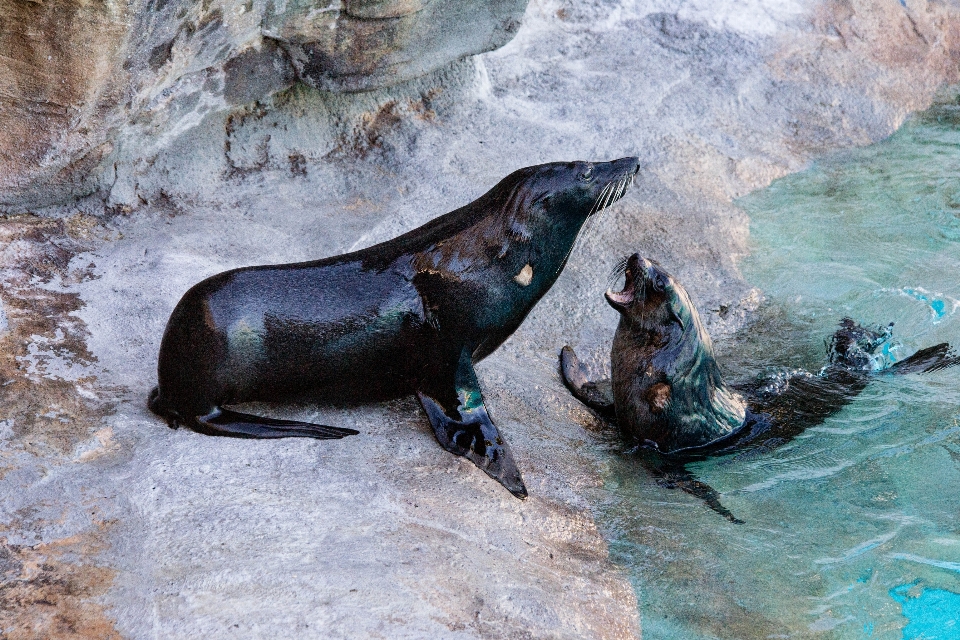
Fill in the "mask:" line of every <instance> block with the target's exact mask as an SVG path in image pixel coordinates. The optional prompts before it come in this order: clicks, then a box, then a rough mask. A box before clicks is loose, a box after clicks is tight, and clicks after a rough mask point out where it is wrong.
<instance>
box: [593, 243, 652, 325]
mask: <svg viewBox="0 0 960 640" xmlns="http://www.w3.org/2000/svg"><path fill="white" fill-rule="evenodd" d="M621 264H622V265H624V266H623V267H622V268H623V277H624V281H623V289H622V290H620V291H614V290H613V289H607V291H606V293H605V294H604V297H606V299H607V302H608V303H609V304H610V306H611V307H613V308H614V309H616V310H617V311H620V312H623V311H625V310H626V309H627V307H629V306H630V305H631V304H632V303H633V301H634V300H635V299H636V297H637V292H636V283H637V278H638V277H639V278H640V281H641V282H642V281H643V279H644V278H646V269H647V265H648V264H649V261H648V260H645V259H643V258H641V257H640V254H639V253H635V254H633V255H632V256H630V257H629V258H627V260H626V262H625V263H621Z"/></svg>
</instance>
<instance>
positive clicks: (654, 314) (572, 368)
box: [560, 255, 960, 523]
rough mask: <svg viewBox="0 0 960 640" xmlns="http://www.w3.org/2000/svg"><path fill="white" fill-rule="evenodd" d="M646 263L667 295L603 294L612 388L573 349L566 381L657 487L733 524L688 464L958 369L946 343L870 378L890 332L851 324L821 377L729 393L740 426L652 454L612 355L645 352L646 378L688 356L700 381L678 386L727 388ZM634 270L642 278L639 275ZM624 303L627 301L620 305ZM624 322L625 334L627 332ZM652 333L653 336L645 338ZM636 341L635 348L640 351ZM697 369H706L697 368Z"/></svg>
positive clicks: (686, 312)
mask: <svg viewBox="0 0 960 640" xmlns="http://www.w3.org/2000/svg"><path fill="white" fill-rule="evenodd" d="M640 261H641V259H640V258H639V256H636V255H635V256H632V257H631V258H630V261H629V263H627V264H632V265H633V269H634V270H635V271H636V270H638V267H639V265H640ZM645 262H646V264H648V265H650V266H649V269H648V280H649V277H655V278H661V281H662V283H663V284H665V285H666V286H661V287H659V288H656V287H650V286H647V287H641V286H637V287H633V278H634V274H632V273H630V271H629V268H628V270H627V284H626V285H625V290H624V291H623V292H620V293H618V294H616V293H611V292H608V293H607V298H608V301H610V303H611V304H612V305H613V306H614V307H615V308H617V307H619V308H620V310H621V313H622V319H621V326H620V327H619V328H618V330H617V338H618V339H615V343H614V349H613V353H612V361H613V369H614V371H613V373H614V383H613V384H611V383H610V381H606V380H602V381H598V382H591V381H589V380H588V379H587V375H586V370H585V368H584V367H583V366H582V365H581V364H580V362H579V360H578V359H577V357H576V354H575V353H574V352H573V350H572V349H571V348H570V347H564V349H563V351H562V352H561V360H560V361H561V375H562V378H563V380H564V382H565V384H566V385H567V386H568V387H569V388H570V390H571V391H572V392H573V393H574V395H575V396H576V397H577V398H578V399H580V400H581V401H582V402H584V404H587V405H588V406H590V407H591V408H593V409H595V410H596V411H598V413H600V415H601V416H603V417H604V418H605V419H607V420H609V421H611V422H613V423H615V424H618V426H619V428H620V430H621V432H622V433H623V434H624V436H625V437H627V438H628V439H630V438H632V439H633V443H634V444H639V445H640V446H639V448H638V449H637V452H638V455H639V456H640V459H641V462H642V463H643V465H644V467H645V468H647V469H648V470H649V471H650V472H651V473H652V474H653V475H654V476H655V477H656V478H657V479H658V482H659V483H660V484H661V485H663V486H665V487H668V488H678V489H682V490H683V491H686V492H687V493H690V494H691V495H694V496H696V497H698V498H700V499H702V500H703V501H704V502H706V503H707V505H709V506H710V508H712V509H713V510H715V511H717V512H718V513H720V514H721V515H723V516H724V517H726V518H728V519H729V520H731V521H733V522H738V523H739V522H741V521H740V520H739V519H737V518H736V517H735V516H734V515H733V514H732V513H730V511H729V510H728V509H726V508H725V507H724V506H723V505H722V504H721V503H720V499H719V495H718V494H717V492H716V491H714V490H713V489H712V488H711V487H710V486H709V485H707V484H704V483H703V482H700V481H699V480H698V479H697V478H696V477H695V476H694V475H693V474H692V473H691V472H690V471H688V470H687V465H688V464H690V463H692V462H697V461H701V460H704V459H706V458H707V457H710V456H723V455H735V456H738V457H747V456H751V457H752V456H754V455H760V454H762V453H763V452H766V451H769V450H772V449H774V448H776V447H778V446H781V445H783V444H785V443H787V442H789V441H790V440H791V439H793V438H794V437H796V436H797V435H799V434H800V433H802V432H803V431H804V430H806V429H808V428H810V427H813V426H816V425H818V424H820V423H822V422H823V421H824V420H825V419H826V418H828V417H829V416H831V415H833V414H835V413H837V412H838V411H840V409H842V408H843V407H844V406H846V405H847V404H849V403H850V402H852V401H853V400H854V399H855V398H856V396H857V395H858V394H859V393H860V392H861V391H863V389H864V388H865V387H866V386H867V384H868V383H869V382H870V380H871V379H873V378H874V377H876V376H877V375H896V374H904V373H916V372H928V371H936V370H939V369H944V368H947V367H952V366H955V365H957V364H960V358H958V357H957V356H956V355H955V354H953V353H952V351H951V349H950V346H949V345H948V344H946V343H944V344H939V345H936V346H934V347H929V348H927V349H922V350H920V351H918V352H917V353H915V354H913V355H912V356H911V357H909V358H907V359H906V360H903V361H901V362H898V363H896V364H894V365H893V366H891V367H889V368H886V369H884V370H882V371H875V370H874V363H873V359H874V358H873V356H874V352H875V351H876V350H877V349H878V348H879V347H880V346H881V345H882V344H884V343H885V342H887V340H888V339H889V338H890V327H886V328H883V329H878V330H877V331H873V330H870V329H866V328H864V327H861V326H860V325H858V324H857V323H855V322H854V321H853V320H851V319H849V318H844V319H843V320H842V321H841V323H840V328H839V329H838V330H837V331H836V332H835V333H834V335H833V337H832V339H831V341H830V344H829V346H828V353H827V356H828V358H827V359H828V363H827V364H826V366H825V367H824V368H823V370H822V371H820V372H819V373H818V374H816V375H814V374H810V373H807V372H803V371H796V372H793V373H791V374H789V375H787V376H783V377H782V378H778V379H774V380H762V381H757V382H752V383H748V384H740V385H731V386H730V387H729V388H730V389H733V390H734V391H735V392H736V393H737V394H738V395H739V396H740V397H741V398H742V400H743V401H744V402H745V405H746V410H745V412H744V413H743V418H742V420H740V421H739V426H738V427H737V428H735V429H733V430H732V431H730V432H729V433H727V434H725V435H723V436H721V437H717V438H715V439H713V440H710V441H709V442H705V443H703V444H700V445H697V446H685V447H682V448H679V449H676V450H673V451H670V452H664V451H661V450H658V448H657V447H656V443H652V442H649V441H642V440H638V438H637V434H639V433H644V429H645V428H646V425H637V424H633V422H636V421H637V420H649V421H651V422H653V421H657V420H658V419H659V416H656V415H653V414H652V413H644V412H639V413H638V412H637V411H636V410H635V407H622V406H621V398H630V400H631V401H634V398H638V397H641V396H639V395H638V394H634V395H632V396H631V395H629V394H626V393H624V392H622V391H621V392H620V393H619V394H618V393H617V389H616V387H617V384H620V385H624V384H631V381H630V378H631V376H634V375H637V374H635V373H634V372H633V369H629V370H627V371H626V372H623V371H618V370H617V369H618V367H623V366H625V365H624V363H631V364H632V363H633V362H634V359H631V358H623V357H619V358H618V356H622V355H623V354H621V353H618V351H620V350H630V349H634V350H637V353H638V354H642V352H643V350H646V351H649V352H650V353H649V354H648V355H646V356H644V358H642V359H641V363H640V368H643V369H647V370H648V371H649V369H648V367H650V366H653V367H654V368H658V367H659V368H664V369H669V367H668V366H667V365H665V364H663V363H662V362H661V360H662V357H663V356H665V357H666V358H667V359H668V360H669V359H673V358H679V357H680V356H679V354H687V355H686V356H685V357H686V358H687V360H688V361H695V362H696V363H697V369H696V371H697V372H698V373H697V375H695V376H692V375H690V373H689V372H690V369H681V370H679V371H671V372H670V374H671V375H672V376H674V377H675V378H676V379H677V380H682V381H690V380H694V381H695V383H696V384H697V385H701V386H702V387H703V389H702V390H700V391H704V392H710V393H707V394H705V395H713V393H712V392H715V391H716V390H717V389H719V388H720V387H726V386H725V385H724V384H723V381H722V379H721V377H720V372H719V367H718V366H717V364H716V362H715V360H714V356H713V350H712V347H711V345H710V344H709V337H706V338H704V339H703V340H701V339H700V338H698V337H697V333H696V332H693V331H690V323H691V322H695V323H696V324H698V325H699V320H698V318H697V315H696V314H697V311H696V309H695V308H694V307H693V305H692V304H690V303H689V298H688V296H687V295H686V293H685V292H683V295H681V296H673V297H672V298H671V299H672V300H673V302H674V304H676V303H677V302H678V301H679V303H680V305H681V308H677V309H674V310H671V311H670V312H669V313H668V312H666V311H663V310H661V309H660V307H663V306H664V305H666V304H667V300H666V299H665V297H664V292H665V291H666V292H667V293H669V292H670V290H671V289H672V288H673V287H676V288H678V289H679V290H681V291H682V287H680V285H679V284H678V283H676V282H675V281H673V280H672V279H671V278H669V275H668V274H665V272H662V269H661V268H660V267H659V265H656V263H651V262H650V261H645ZM639 268H640V269H642V267H639ZM638 278H639V277H638ZM628 290H629V291H628ZM627 293H629V294H630V295H625V294H627ZM634 293H636V297H637V299H636V300H634ZM651 301H652V305H651V304H650V303H651ZM642 304H645V305H646V306H645V307H644V308H643V309H642V312H643V318H642V319H643V321H644V322H643V329H642V331H641V332H640V333H637V332H636V330H635V328H634V330H631V327H630V326H629V324H630V322H629V317H630V315H631V312H634V311H636V309H635V308H634V306H635V305H642ZM628 307H631V308H628ZM625 319H626V320H625ZM625 321H626V322H627V324H626V325H624V322H625ZM680 325H686V329H687V331H685V332H683V333H682V334H681V333H680V332H679V329H678V328H677V327H679V326H680ZM650 332H653V334H655V335H652V336H651V335H650ZM702 335H703V334H701V336H702ZM678 336H679V337H678ZM633 341H636V344H634V342H633ZM641 343H642V344H641ZM691 352H695V353H696V354H697V355H696V357H695V358H691V357H690V353H691ZM703 362H706V363H707V364H708V365H709V366H707V367H703ZM647 363H649V364H647ZM618 374H620V375H619V383H618V382H617V381H618ZM664 380H665V381H666V382H673V383H675V384H679V383H677V380H674V379H671V378H664ZM698 395H699V394H698ZM640 401H641V402H642V400H640ZM638 416H640V417H639V418H638ZM652 433H658V434H659V431H657V430H656V429H655V430H654V431H653V432H652ZM661 441H669V438H663V439H661Z"/></svg>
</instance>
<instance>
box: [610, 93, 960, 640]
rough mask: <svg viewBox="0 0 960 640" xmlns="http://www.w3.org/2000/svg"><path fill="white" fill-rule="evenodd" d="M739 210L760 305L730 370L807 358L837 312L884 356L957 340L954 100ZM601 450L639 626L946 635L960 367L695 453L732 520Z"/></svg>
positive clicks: (618, 548) (889, 379)
mask: <svg viewBox="0 0 960 640" xmlns="http://www.w3.org/2000/svg"><path fill="white" fill-rule="evenodd" d="M738 204H739V205H740V206H741V207H742V208H743V209H744V210H745V211H746V212H747V213H748V214H749V216H750V220H751V226H750V229H751V255H750V256H749V258H747V259H745V260H744V261H743V262H742V264H741V265H740V266H741V268H742V271H743V274H744V277H745V278H746V279H747V281H748V282H750V283H751V284H752V285H753V286H756V287H759V288H760V289H761V290H762V291H763V292H764V294H765V296H766V302H765V304H764V306H763V308H762V310H761V312H760V319H759V321H758V322H757V324H756V325H755V326H753V327H752V328H751V329H750V330H749V331H745V332H744V334H743V335H741V336H739V338H738V339H737V340H734V341H731V342H730V343H728V344H726V345H724V352H723V353H724V360H723V362H722V364H723V365H724V367H725V372H726V373H728V374H729V375H730V376H731V377H737V376H750V375H756V374H757V373H761V372H764V371H769V370H770V369H771V367H772V366H773V365H779V366H787V367H804V368H806V369H808V370H811V371H816V370H817V369H819V367H820V366H822V365H823V364H824V353H825V349H824V340H826V339H829V337H830V335H831V334H832V332H833V330H834V328H835V326H836V323H837V321H839V320H840V318H842V317H843V316H851V317H853V318H854V319H856V320H858V321H861V322H862V323H864V324H873V325H875V324H884V325H885V324H887V323H889V322H894V323H895V326H894V338H895V339H896V341H897V342H898V343H899V344H900V346H899V348H898V349H894V350H893V352H892V353H891V357H892V358H894V359H896V358H903V357H906V356H908V355H910V354H911V353H913V352H914V351H915V350H917V349H918V348H921V347H925V346H930V345H933V344H936V343H939V342H950V343H952V344H954V345H956V346H960V107H957V106H950V105H946V106H941V107H938V108H935V109H933V110H931V111H930V112H928V113H926V114H923V115H921V116H918V117H916V118H914V119H913V120H912V121H910V122H908V123H907V124H906V125H905V126H904V127H903V128H902V129H901V130H900V131H899V132H898V133H896V134H895V135H894V136H892V137H891V138H889V139H888V140H886V141H884V142H882V143H880V144H877V145H874V146H872V147H869V148H866V149H861V150H857V151H854V152H850V153H847V154H844V155H842V156H838V157H834V158H831V159H829V160H827V161H823V162H820V163H818V164H817V165H816V166H814V167H812V168H811V169H809V170H808V171H805V172H803V173H800V174H796V175H792V176H789V177H786V178H784V179H781V180H778V181H777V182H775V183H774V184H773V185H771V186H770V187H769V188H767V189H764V190H762V191H759V192H757V193H754V194H751V195H750V196H748V197H746V198H743V199H742V200H741V201H740V202H739V203H738ZM607 446H608V447H609V449H610V451H611V456H610V467H609V470H608V474H607V477H606V483H605V486H604V487H603V489H602V490H601V491H600V494H601V495H600V499H601V500H602V501H603V503H604V505H605V506H604V508H603V514H602V518H601V520H602V523H603V526H604V527H605V529H606V531H607V534H608V537H609V539H610V541H611V542H610V545H611V552H612V554H613V555H614V557H615V558H616V559H617V560H618V561H619V562H620V563H622V564H623V565H624V566H625V567H628V568H629V571H630V574H631V577H632V579H633V581H634V584H635V586H636V589H637V594H638V598H639V600H640V609H641V617H642V621H643V627H644V628H643V630H644V637H645V638H647V639H649V640H661V639H674V638H676V639H681V638H682V639H684V640H687V639H691V638H724V639H726V638H843V639H846V638H882V639H888V638H889V639H892V638H908V639H914V638H916V639H919V638H925V639H931V638H938V639H944V638H951V639H960V369H952V370H946V371H941V372H937V373H934V374H916V375H905V376H892V375H887V376H879V377H878V378H877V379H876V380H875V381H874V382H872V383H871V384H870V386H868V387H867V389H866V390H865V391H864V392H863V393H862V394H861V395H860V396H858V398H857V399H856V400H855V401H854V403H853V404H851V405H849V406H848V407H846V408H845V409H844V410H842V411H841V412H840V413H839V414H837V415H835V416H834V417H833V418H831V419H829V420H828V421H827V422H826V423H824V424H823V425H822V426H820V427H817V428H814V429H810V430H808V431H807V432H805V433H804V434H802V435H801V436H799V437H798V438H796V439H795V440H793V441H792V442H790V443H788V444H787V445H785V446H783V447H781V448H779V449H776V450H774V451H772V452H767V453H763V454H759V455H755V456H752V457H748V458H745V459H736V460H734V459H729V458H727V459H715V460H710V461H708V462H705V463H700V464H698V465H696V466H695V467H694V469H695V471H696V472H697V474H698V476H699V477H700V479H701V480H703V481H705V482H707V483H709V484H710V485H711V486H713V487H714V488H715V489H716V490H718V491H720V492H721V493H722V502H723V503H724V505H725V506H726V507H728V508H729V509H730V510H731V511H732V512H733V513H734V515H736V516H737V517H739V518H741V519H742V520H744V521H745V524H742V525H736V524H731V523H730V522H728V521H726V520H724V519H723V518H721V517H719V516H718V515H717V514H715V513H714V512H712V511H710V510H708V509H707V508H705V507H704V506H703V505H702V504H700V503H698V502H697V501H696V500H695V499H694V498H692V497H690V496H689V495H687V494H684V493H682V492H680V491H676V490H668V489H664V488H662V487H660V486H658V485H657V484H656V482H655V481H654V480H653V479H652V478H651V477H650V476H649V474H647V473H646V472H645V471H644V469H643V468H642V467H640V465H639V464H638V463H637V462H636V461H635V460H634V459H632V458H631V457H630V456H629V455H627V454H625V453H622V452H621V450H622V448H623V447H622V445H621V444H619V443H618V442H616V441H614V440H613V439H611V441H610V442H609V443H607Z"/></svg>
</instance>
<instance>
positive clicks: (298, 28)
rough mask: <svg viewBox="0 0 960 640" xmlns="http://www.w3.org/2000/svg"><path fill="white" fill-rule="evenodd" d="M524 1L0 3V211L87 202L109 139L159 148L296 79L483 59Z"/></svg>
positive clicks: (329, 79)
mask: <svg viewBox="0 0 960 640" xmlns="http://www.w3.org/2000/svg"><path fill="white" fill-rule="evenodd" d="M526 2H527V0H472V1H459V0H457V1H455V0H434V1H432V2H421V1H419V0H401V1H398V2H391V1H379V0H373V1H370V0H352V1H350V2H345V3H340V2H339V1H338V0H334V2H333V3H332V4H330V5H329V6H328V5H325V4H323V3H322V2H314V1H302V0H291V1H290V2H284V1H283V0H277V1H276V2H274V1H273V0H270V1H264V0H256V1H255V0H205V1H204V2H186V1H185V0H141V1H139V2H133V3H126V2H115V1H113V0H105V1H103V2H84V1H83V0H44V1H43V2H30V1H27V0H0V210H6V211H13V212H17V211H24V210H28V209H31V208H37V207H42V206H46V205H50V204H56V203H58V202H63V201H66V200H69V199H70V198H72V197H76V196H82V195H85V194H88V193H90V192H92V191H94V190H95V189H96V188H97V186H98V184H99V181H101V180H104V179H106V180H110V179H111V175H110V174H111V170H112V166H111V165H112V160H113V159H112V157H110V155H111V152H113V151H114V149H115V142H116V140H117V138H118V137H119V138H123V137H124V136H125V134H126V135H127V136H132V137H133V138H135V139H137V140H138V141H140V142H146V141H145V140H144V137H143V136H148V137H149V138H150V142H152V144H150V143H149V142H148V143H147V144H146V147H147V148H145V149H140V151H146V152H148V153H149V151H150V147H153V148H156V149H158V150H159V149H164V148H166V147H167V145H168V144H169V142H170V141H171V140H172V138H175V137H177V136H179V135H181V134H182V133H183V132H184V131H185V130H187V129H189V128H190V127H192V126H195V125H196V124H197V123H198V122H199V121H200V120H201V119H202V118H203V117H205V116H206V115H207V114H209V113H216V112H222V111H224V110H227V109H229V108H231V107H233V106H235V105H243V104H249V103H252V102H255V101H258V100H263V99H266V98H268V97H269V96H270V95H272V94H273V93H275V92H277V91H279V90H282V89H286V88H288V87H289V86H291V85H292V84H293V82H294V81H295V80H296V79H297V78H298V77H299V79H300V80H303V81H305V82H307V83H309V84H311V85H313V86H318V87H322V88H324V89H326V90H330V91H359V90H369V89H374V88H377V87H383V86H387V85H390V84H395V83H397V82H400V81H402V80H407V79H410V78H414V77H417V76H419V75H422V74H424V73H428V72H430V71H432V70H434V69H437V68H439V67H441V66H443V65H445V64H448V63H450V62H452V61H455V60H458V59H460V58H463V57H464V56H467V55H472V54H476V53H481V52H483V51H489V50H490V49H493V48H495V47H498V46H500V45H502V44H504V43H505V42H507V41H508V40H509V39H510V38H511V37H512V36H513V34H514V33H515V32H516V30H517V28H518V26H519V20H520V17H521V15H522V14H523V9H524V7H525V5H526ZM341 5H342V6H341ZM278 45H279V46H278Z"/></svg>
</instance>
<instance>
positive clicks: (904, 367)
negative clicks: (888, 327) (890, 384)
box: [887, 342, 960, 373]
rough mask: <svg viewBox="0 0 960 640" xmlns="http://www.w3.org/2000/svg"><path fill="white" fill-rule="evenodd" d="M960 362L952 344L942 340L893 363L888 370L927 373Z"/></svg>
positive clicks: (959, 357) (892, 371)
mask: <svg viewBox="0 0 960 640" xmlns="http://www.w3.org/2000/svg"><path fill="white" fill-rule="evenodd" d="M958 364H960V356H958V355H957V354H956V353H954V352H953V350H952V349H951V348H950V345H949V344H947V343H946V342H942V343H940V344H938V345H934V346H932V347H927V348H926V349H921V350H920V351H917V352H916V353H915V354H913V355H912V356H910V357H909V358H907V359H906V360H901V361H900V362H897V363H895V364H894V365H892V366H891V367H890V368H889V369H887V371H889V372H890V373H926V372H928V371H939V370H940V369H947V368H949V367H955V366H957V365H958Z"/></svg>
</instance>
